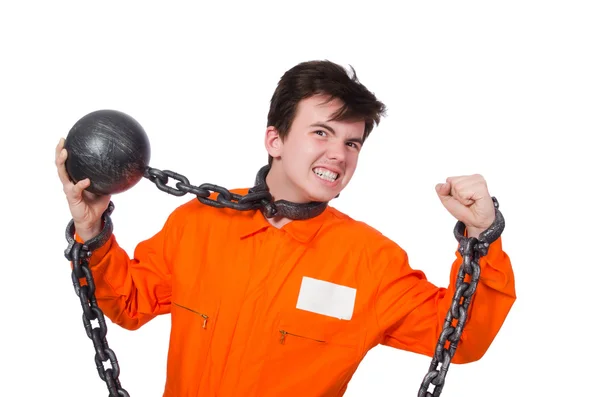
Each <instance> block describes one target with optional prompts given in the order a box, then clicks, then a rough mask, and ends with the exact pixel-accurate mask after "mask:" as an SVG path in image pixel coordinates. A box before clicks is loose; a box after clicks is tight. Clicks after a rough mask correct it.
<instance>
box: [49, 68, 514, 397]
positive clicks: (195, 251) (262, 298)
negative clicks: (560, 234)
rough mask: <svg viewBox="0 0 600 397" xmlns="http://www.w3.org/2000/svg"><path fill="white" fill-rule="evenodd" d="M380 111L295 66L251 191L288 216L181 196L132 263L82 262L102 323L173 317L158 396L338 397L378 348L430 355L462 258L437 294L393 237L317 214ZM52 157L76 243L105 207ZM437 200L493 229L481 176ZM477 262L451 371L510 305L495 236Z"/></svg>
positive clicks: (344, 81)
mask: <svg viewBox="0 0 600 397" xmlns="http://www.w3.org/2000/svg"><path fill="white" fill-rule="evenodd" d="M384 112H385V106H384V105H383V104H382V103H381V102H379V101H378V100H377V99H376V98H375V96H374V95H373V94H372V93H371V92H369V91H368V90H367V89H366V88H365V87H364V86H363V85H362V84H361V83H360V82H359V81H358V79H357V78H356V75H354V74H352V75H349V74H348V73H347V72H346V71H345V70H344V69H343V68H342V67H340V66H338V65H336V64H333V63H331V62H327V61H314V62H305V63H301V64H298V65H296V66H295V67H293V68H292V69H290V70H289V71H287V72H286V73H285V74H284V76H283V77H282V78H281V80H280V82H279V84H278V86H277V88H276V90H275V93H274V94H273V98H272V101H271V108H270V111H269V115H268V123H267V125H268V126H267V130H266V133H265V140H264V143H265V147H266V149H267V152H268V154H269V164H268V166H266V167H265V168H264V169H263V170H262V171H265V172H266V179H264V181H263V182H265V183H266V188H267V189H268V190H269V192H270V193H271V194H272V196H273V199H274V200H275V202H278V203H282V202H288V206H287V207H286V206H282V207H281V209H282V210H281V212H279V213H277V214H275V216H271V215H270V214H268V211H266V210H255V211H237V210H233V209H228V208H215V207H212V206H207V205H204V204H202V203H200V202H199V201H198V200H196V199H195V198H194V199H192V200H190V201H188V202H187V203H185V204H183V205H181V206H180V207H178V208H177V209H176V210H175V211H173V212H172V213H171V215H170V216H169V217H168V219H167V221H166V223H165V225H164V227H163V228H162V230H160V231H159V232H158V233H157V234H155V235H154V236H153V237H151V238H150V239H148V240H146V241H143V242H141V243H140V244H138V245H137V247H136V249H135V252H134V255H133V258H129V257H128V254H127V253H126V252H125V251H124V250H123V249H122V248H121V247H119V245H118V243H117V240H116V238H115V236H114V235H112V236H111V237H110V239H109V240H108V242H107V243H105V244H104V245H103V246H102V247H100V248H98V249H96V250H95V251H94V252H93V254H92V256H91V257H90V268H91V270H92V273H93V275H94V278H95V282H96V297H97V298H98V303H99V305H100V307H101V309H102V310H103V311H104V313H105V314H106V315H107V316H108V317H109V318H110V319H111V320H112V321H113V322H114V323H116V324H119V325H120V326H122V327H124V328H127V329H136V328H139V327H141V326H142V325H143V324H145V323H146V322H148V321H150V320H151V319H152V318H153V317H155V316H157V315H160V314H166V313H170V314H171V321H172V328H171V336H170V345H169V353H168V365H167V378H166V385H165V390H164V396H178V397H182V396H244V397H250V396H266V397H270V396H305V397H310V396H315V397H316V396H326V397H330V396H341V395H343V394H344V392H345V390H346V387H347V384H348V382H349V380H350V379H351V377H352V375H353V373H354V372H355V370H356V369H357V367H358V365H359V363H360V362H361V360H362V358H363V357H364V356H365V354H366V353H367V352H368V351H369V350H370V349H371V348H372V347H374V346H376V345H377V344H384V345H388V346H393V347H396V348H399V349H403V350H407V351H412V352H416V353H420V354H426V355H428V356H431V355H432V354H433V352H434V348H435V345H436V342H437V339H438V337H439V333H440V330H441V327H442V325H443V322H444V318H445V316H446V313H447V311H448V308H449V307H450V303H451V300H452V296H453V293H454V290H455V288H454V280H455V279H456V274H457V271H458V267H459V265H460V263H461V261H462V258H461V256H460V253H458V252H457V253H456V256H457V258H456V260H455V262H454V263H453V264H452V266H451V270H450V271H451V275H452V277H451V279H452V281H451V283H450V284H449V287H448V289H445V288H438V287H436V286H434V285H432V284H431V283H429V282H428V281H427V279H426V278H425V275H424V274H423V273H422V272H421V271H418V270H414V269H412V268H411V267H410V265H409V262H408V259H407V255H406V253H405V252H404V250H403V249H402V248H401V247H399V246H398V245H397V244H396V243H394V242H393V241H391V240H390V239H388V238H386V237H385V236H383V235H382V234H381V233H379V232H378V231H376V230H374V229H373V228H371V227H370V226H368V225H366V224H365V223H363V222H359V221H356V220H353V219H352V218H351V217H349V216H348V215H346V214H343V213H342V212H340V211H338V210H336V209H335V208H333V207H331V206H329V205H328V202H329V201H330V200H331V199H333V198H334V197H336V196H337V195H338V194H339V193H340V192H341V191H342V190H343V189H344V187H345V186H346V185H347V184H348V183H349V181H350V180H351V178H352V175H353V173H354V171H355V169H356V165H357V162H358V157H359V153H360V151H361V148H362V145H363V144H364V143H365V140H366V138H367V137H368V135H369V134H370V133H371V131H372V129H373V127H374V125H376V124H378V123H379V120H380V117H381V116H382V115H383V114H384ZM56 153H57V154H56V164H57V167H58V173H59V176H60V179H61V181H62V183H63V185H64V191H65V194H66V197H67V201H68V203H69V208H70V211H71V214H72V216H73V220H74V222H75V229H76V233H77V238H78V240H79V241H87V240H89V239H91V238H92V237H94V236H95V235H97V234H98V233H99V232H100V230H101V229H102V223H101V215H102V213H103V211H104V210H105V209H106V208H107V205H108V203H109V200H110V197H108V196H101V197H94V196H92V195H91V194H89V193H88V192H86V191H85V188H86V187H88V186H89V180H84V181H80V182H78V183H77V184H73V183H72V182H71V181H70V180H69V177H68V175H67V173H66V170H65V166H64V163H65V160H66V157H67V153H66V152H65V151H64V150H63V140H62V139H61V141H60V143H59V145H58V146H57V152H56ZM261 175H262V177H265V174H264V173H262V174H261V173H259V175H258V177H257V181H261ZM257 183H258V182H257ZM258 185H260V186H262V187H263V188H264V184H258ZM248 191H249V190H248V189H237V190H234V191H233V192H235V193H238V194H242V195H244V194H247V193H248ZM436 191H437V194H438V195H439V197H440V200H441V202H442V203H443V205H444V206H445V207H446V208H447V210H448V211H449V212H450V213H451V214H452V215H453V216H454V217H456V219H458V220H460V221H462V222H464V223H465V225H466V233H467V234H468V236H472V237H478V236H479V235H480V233H481V232H483V231H484V230H486V229H487V228H488V227H489V226H490V225H491V224H492V222H493V221H494V218H495V210H494V205H493V201H492V198H491V197H490V194H489V192H488V190H487V187H486V182H485V180H484V179H483V178H482V177H481V176H479V175H471V176H459V177H452V178H448V179H447V180H446V182H445V183H443V184H439V185H438V186H437V187H436ZM213 197H214V196H213ZM290 203H292V204H290ZM286 208H291V210H289V211H287V212H286ZM480 265H481V278H480V281H479V285H478V288H477V293H476V297H475V298H474V300H473V303H472V305H471V306H470V310H469V321H468V322H467V325H466V327H465V329H464V331H463V334H462V338H461V341H460V343H459V347H458V350H457V352H456V355H455V357H454V360H453V362H455V363H466V362H471V361H474V360H477V359H479V358H480V357H481V356H482V355H483V354H484V353H485V351H486V350H487V348H488V347H489V345H490V344H491V343H492V340H493V339H494V337H495V335H496V334H497V332H498V331H499V329H500V327H501V325H502V323H503V321H504V319H505V317H506V316H507V314H508V312H509V310H510V308H511V306H512V304H513V302H514V300H515V288H514V278H513V273H512V268H511V263H510V260H509V258H508V256H507V255H506V254H505V253H504V252H503V250H502V246H501V240H500V239H498V240H496V241H495V242H494V243H492V244H491V246H490V248H489V252H488V254H487V255H486V256H485V257H483V258H482V259H481V261H480Z"/></svg>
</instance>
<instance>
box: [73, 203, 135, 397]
mask: <svg viewBox="0 0 600 397" xmlns="http://www.w3.org/2000/svg"><path fill="white" fill-rule="evenodd" d="M113 210H114V204H113V203H112V202H111V203H110V204H109V206H108V208H107V209H106V211H105V212H104V214H103V222H104V227H103V228H102V232H101V233H100V234H99V235H98V236H96V237H94V238H93V239H91V240H90V241H86V242H85V243H83V244H82V243H80V242H78V241H76V240H75V237H74V236H75V225H74V223H73V220H71V221H70V222H69V225H68V226H67V230H66V237H67V241H68V242H69V245H68V247H67V249H65V257H66V258H67V260H69V261H71V264H72V266H73V270H72V272H71V279H72V281H73V287H74V288H75V293H76V294H77V296H78V297H79V300H80V302H81V307H82V309H83V327H84V328H85V332H86V334H87V336H88V337H89V338H90V339H91V340H92V342H93V344H94V349H95V350H96V355H95V356H94V360H95V362H96V368H97V369H98V375H99V376H100V379H102V380H103V381H104V382H106V386H107V388H108V392H109V397H119V396H120V397H129V393H127V391H126V390H125V389H123V388H122V387H121V382H120V381H119V375H120V373H121V369H120V367H119V362H118V361H117V356H116V354H115V352H114V351H113V350H112V349H111V348H110V347H109V346H108V342H107V340H106V333H107V327H106V320H105V318H104V313H103V312H102V310H101V309H100V307H98V302H97V301H96V284H95V283H94V278H93V277H92V271H91V270H90V268H89V266H88V261H89V257H90V256H91V255H92V252H93V251H94V250H95V249H96V248H99V247H101V246H102V245H103V244H104V243H106V241H107V240H108V239H109V238H110V236H111V234H112V230H113V227H112V221H111V219H110V214H111V213H112V211H113ZM82 279H85V282H82ZM92 321H96V322H97V324H98V327H94V326H93V325H92ZM105 364H109V365H108V367H107V366H106V365H105Z"/></svg>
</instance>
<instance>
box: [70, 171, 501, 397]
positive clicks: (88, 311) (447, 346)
mask: <svg viewBox="0 0 600 397" xmlns="http://www.w3.org/2000/svg"><path fill="white" fill-rule="evenodd" d="M268 169H269V167H268V166H265V167H263V168H262V169H261V170H260V171H259V174H258V175H257V183H256V186H254V187H253V188H251V189H249V191H248V194H246V195H240V194H235V193H232V192H230V191H229V190H227V189H226V188H224V187H221V186H218V185H214V184H210V183H205V184H202V185H200V186H193V185H190V183H189V180H188V179H187V178H186V177H185V176H183V175H181V174H178V173H176V172H173V171H168V170H163V171H161V170H158V169H155V168H150V167H148V168H147V169H146V171H145V173H144V177H145V178H147V179H149V180H150V181H151V182H153V183H154V184H155V185H156V186H157V187H158V189H160V190H162V191H164V192H166V193H169V194H171V195H174V196H178V197H181V196H184V195H185V194H187V193H192V194H194V195H196V196H197V198H198V200H199V201H200V202H201V203H203V204H206V205H210V206H213V207H217V208H230V209H234V210H238V211H249V210H255V209H260V210H261V211H262V212H263V214H265V216H267V217H273V216H275V215H281V216H287V217H290V218H292V219H306V218H310V217H313V216H316V215H318V214H319V213H321V212H322V211H323V210H324V209H325V207H326V205H327V203H308V204H301V205H299V204H294V203H290V202H287V201H283V200H280V201H277V202H273V197H272V196H271V194H270V193H269V191H268V189H267V188H266V183H265V180H264V177H265V175H266V172H267V171H268ZM169 178H172V179H174V180H176V181H177V182H176V184H175V187H172V186H169V185H168V182H169ZM212 192H217V193H219V194H218V195H217V197H216V200H213V199H211V198H209V197H210V196H211V194H212ZM492 200H493V202H494V207H495V211H496V218H495V220H494V222H493V224H492V225H491V226H490V227H489V228H488V229H487V230H486V231H484V232H483V233H481V235H480V236H479V237H480V239H477V238H473V237H471V238H467V237H465V235H464V234H465V233H464V232H465V229H466V227H465V224H464V223H462V222H458V223H457V224H456V227H455V228H454V235H455V237H456V239H457V240H458V242H459V252H460V253H461V255H462V257H463V263H462V264H461V266H460V268H459V272H458V276H457V280H456V291H455V294H454V297H453V299H452V305H451V307H450V309H449V310H448V314H447V315H446V320H445V322H444V326H443V329H442V331H441V333H440V337H439V339H438V343H437V345H436V348H435V353H434V355H433V358H432V362H431V365H430V367H429V372H428V373H427V374H426V375H425V377H424V379H423V382H422V384H421V387H420V389H419V393H418V397H439V396H440V394H441V392H442V389H443V387H444V383H445V378H446V374H447V373H448V368H449V366H450V362H451V360H452V358H453V357H454V353H455V352H456V349H457V347H458V342H459V340H460V337H461V335H462V332H463V329H464V327H465V324H466V321H467V313H468V310H469V305H470V304H471V300H472V297H473V294H474V293H475V289H476V288H477V283H478V281H479V272H480V267H479V258H480V257H482V256H485V255H486V254H487V250H488V248H489V246H490V244H491V243H492V242H493V241H495V240H496V239H497V238H498V237H499V236H500V234H501V233H502V230H503V229H504V218H503V217H502V214H501V213H500V211H499V210H498V201H497V200H496V198H495V197H492ZM113 210H114V204H113V203H112V202H110V203H109V207H108V208H107V210H106V211H105V213H104V214H103V222H104V227H103V229H102V231H101V232H100V234H99V235H98V236H97V237H94V238H93V239H91V240H90V241H89V242H85V243H84V244H81V243H79V242H76V241H75V239H74V234H75V227H74V223H73V220H71V222H69V225H68V226H67V232H66V237H67V241H68V242H69V246H68V247H67V249H66V250H65V257H66V258H67V259H68V260H70V261H71V262H72V264H73V271H72V274H71V277H72V279H73V285H74V287H75V292H76V294H77V296H78V297H79V299H80V301H81V306H82V308H83V324H84V327H85V330H86V333H87V335H88V337H89V338H90V339H92V341H93V343H94V348H95V350H96V355H95V362H96V367H97V369H98V374H99V376H100V378H101V379H102V380H103V381H105V382H106V384H107V387H108V390H109V393H110V394H109V397H118V396H121V397H129V394H128V393H127V391H125V389H123V388H122V387H121V384H120V381H119V374H120V367H119V364H118V361H117V358H116V355H115V353H114V351H113V350H112V349H110V348H109V346H108V342H107V341H106V332H107V327H106V321H105V318H104V314H103V313H102V310H101V309H100V308H99V307H98V304H97V302H96V297H95V284H94V278H93V276H92V272H91V270H90V268H89V267H88V261H89V257H90V256H91V254H92V252H93V251H94V250H95V249H96V248H99V247H101V246H102V245H103V244H104V243H106V241H108V239H109V238H110V236H111V234H112V221H111V219H110V214H111V213H112V211H113ZM466 275H469V276H470V281H466V280H465V279H466ZM82 278H85V284H81V283H80V280H81V279H82ZM94 320H98V325H99V327H98V328H93V327H92V324H91V321H94ZM455 323H456V325H454V324H455ZM106 361H110V367H109V368H105V364H104V363H105V362H106ZM440 365H441V367H440ZM438 367H440V368H438ZM431 385H434V386H435V388H434V390H433V393H431V392H429V391H428V389H429V387H430V386H431Z"/></svg>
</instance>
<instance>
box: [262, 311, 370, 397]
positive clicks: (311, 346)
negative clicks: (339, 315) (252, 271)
mask: <svg viewBox="0 0 600 397" xmlns="http://www.w3.org/2000/svg"><path fill="white" fill-rule="evenodd" d="M347 326H348V322H347V321H345V320H340V319H336V318H330V317H326V316H322V315H319V314H316V313H310V312H305V311H301V310H295V311H292V312H287V313H283V314H282V315H281V316H280V317H279V319H278V320H277V321H276V322H275V327H274V329H272V330H271V331H270V332H269V333H268V338H269V340H268V345H267V352H266V357H265V364H264V367H263V370H262V372H261V379H260V382H259V395H264V396H280V395H281V396H283V395H296V394H298V393H299V392H300V391H301V390H304V391H305V394H303V395H305V396H307V397H308V396H330V395H331V396H334V395H338V394H337V391H338V390H340V388H341V387H342V383H343V382H344V381H345V380H346V379H347V378H348V375H349V373H350V372H349V371H350V370H352V368H354V367H355V366H357V365H358V363H359V362H360V349H361V347H362V342H363V340H362V339H361V337H360V336H359V335H358V334H356V335H354V336H348V335H346V336H344V337H339V335H341V334H342V333H343V329H344V328H345V327H347ZM313 390H314V393H313V392H312V391H313ZM309 391H310V392H309Z"/></svg>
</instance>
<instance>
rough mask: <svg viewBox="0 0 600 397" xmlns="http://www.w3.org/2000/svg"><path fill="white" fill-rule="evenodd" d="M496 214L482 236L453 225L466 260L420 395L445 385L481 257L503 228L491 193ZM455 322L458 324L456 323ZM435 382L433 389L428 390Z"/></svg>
mask: <svg viewBox="0 0 600 397" xmlns="http://www.w3.org/2000/svg"><path fill="white" fill-rule="evenodd" d="M492 200H493V202H494V208H495V211H496V218H495V219H494V222H493V223H492V225H491V226H490V227H489V228H488V229H487V230H485V231H484V232H483V233H481V235H480V236H479V238H480V239H477V238H474V237H469V238H467V237H466V236H465V229H466V226H465V224H464V223H462V222H460V221H459V222H457V224H456V227H455V228H454V236H455V237H456V239H457V240H458V242H459V249H458V250H459V252H460V254H461V256H462V258H463V262H462V264H461V265H460V268H459V270H458V275H457V278H456V291H455V293H454V296H453V298H452V304H451V306H450V308H449V309H448V314H447V315H446V319H445V321H444V325H443V328H442V331H441V333H440V336H439V339H438V342H437V345H436V347H435V352H434V355H433V358H432V360H431V365H430V366H429V372H427V374H426V375H425V377H424V378H423V382H422V383H421V387H420V388H419V393H418V397H439V396H440V394H441V393H442V389H443V388H444V383H445V380H446V375H447V374H448V368H449V367H450V361H452V358H453V357H454V353H456V349H457V347H458V342H459V341H460V337H461V335H462V333H463V330H464V328H465V324H466V322H467V314H468V311H469V305H470V304H471V301H472V298H473V295H474V294H475V290H476V289H477V283H478V282H479V274H480V270H481V269H480V267H479V259H480V258H481V257H482V256H485V255H487V252H488V249H489V247H490V244H491V243H492V242H494V241H495V240H496V239H497V238H498V237H499V236H500V234H502V231H503V230H504V217H503V216H502V213H501V212H500V211H499V210H498V207H499V205H498V200H496V198H495V197H492ZM467 275H469V276H470V280H469V281H466V280H465V279H466V276H467ZM455 324H456V325H455ZM431 385H434V389H433V392H429V388H430V386H431Z"/></svg>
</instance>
